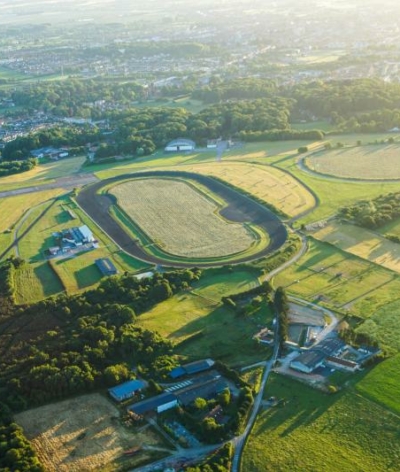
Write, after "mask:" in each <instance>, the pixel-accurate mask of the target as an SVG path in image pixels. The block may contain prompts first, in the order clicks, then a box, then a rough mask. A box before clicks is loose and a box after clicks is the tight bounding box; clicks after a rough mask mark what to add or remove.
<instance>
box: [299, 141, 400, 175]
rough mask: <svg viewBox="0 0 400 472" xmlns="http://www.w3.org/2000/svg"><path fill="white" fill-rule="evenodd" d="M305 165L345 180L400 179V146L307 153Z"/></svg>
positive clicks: (365, 146) (362, 147) (372, 146)
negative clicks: (308, 154)
mask: <svg viewBox="0 0 400 472" xmlns="http://www.w3.org/2000/svg"><path fill="white" fill-rule="evenodd" d="M305 164H306V165H307V167H308V168H309V169H310V170H312V171H314V172H317V173H320V174H325V175H329V176H332V177H340V178H344V179H357V180H393V179H400V147H399V145H396V144H369V145H364V146H354V147H350V148H341V149H335V150H329V151H322V152H318V153H315V154H312V155H310V156H308V157H307V158H306V159H305Z"/></svg>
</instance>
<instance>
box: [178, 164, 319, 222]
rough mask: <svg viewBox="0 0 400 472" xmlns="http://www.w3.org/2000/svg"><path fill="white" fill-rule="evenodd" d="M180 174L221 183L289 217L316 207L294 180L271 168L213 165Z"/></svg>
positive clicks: (187, 167) (202, 166) (192, 167)
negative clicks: (225, 183)
mask: <svg viewBox="0 0 400 472" xmlns="http://www.w3.org/2000/svg"><path fill="white" fill-rule="evenodd" d="M182 169H183V168H182ZM184 170H186V171H191V172H198V173H200V174H205V175H209V176H212V177H218V178H220V179H222V180H225V181H226V182H228V183H230V184H232V185H234V186H235V187H238V188H241V189H243V190H245V191H246V192H248V193H251V194H252V195H254V196H255V197H258V198H259V199H260V200H263V201H265V202H267V203H269V204H271V205H273V206H274V207H275V208H277V209H278V210H280V211H282V212H283V213H285V214H286V215H288V216H290V217H293V216H297V215H300V214H301V213H303V212H305V211H307V210H310V209H311V208H313V207H314V205H315V203H316V202H315V198H314V196H313V195H312V193H311V192H309V191H308V190H307V189H306V188H305V187H304V186H303V185H302V184H301V183H300V182H299V181H298V180H297V179H295V178H293V177H292V176H291V175H290V174H288V173H286V172H283V171H281V170H280V169H276V168H274V167H270V166H265V165H258V164H253V163H248V164H247V163H240V162H220V163H215V162H214V163H209V164H199V165H194V166H185V169H184Z"/></svg>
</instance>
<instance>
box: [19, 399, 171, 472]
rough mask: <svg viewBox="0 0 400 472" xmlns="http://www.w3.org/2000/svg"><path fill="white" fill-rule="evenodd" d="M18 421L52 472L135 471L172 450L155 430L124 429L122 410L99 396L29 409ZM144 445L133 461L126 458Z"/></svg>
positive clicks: (125, 427) (40, 457) (149, 428)
mask: <svg viewBox="0 0 400 472" xmlns="http://www.w3.org/2000/svg"><path fill="white" fill-rule="evenodd" d="M16 421H17V422H18V424H20V425H21V426H22V427H23V428H24V431H25V434H26V436H27V437H28V439H30V440H31V442H32V445H33V447H34V449H35V450H36V451H37V454H38V457H39V459H40V461H41V462H42V463H43V465H44V467H45V469H46V470H47V471H49V472H53V471H54V472H81V471H98V470H103V469H104V468H107V470H109V471H112V470H118V469H120V468H121V467H125V468H134V467H137V466H139V465H141V464H143V463H146V462H148V461H149V460H150V461H151V460H157V459H158V458H160V457H163V456H165V455H167V454H168V452H170V451H171V449H170V448H169V445H168V444H166V443H165V441H164V440H163V439H162V438H160V437H159V436H158V434H157V433H156V432H155V431H154V430H153V429H151V427H147V428H146V427H145V428H142V429H141V430H136V431H134V430H133V429H132V428H128V427H127V426H125V425H124V424H123V423H122V420H121V419H120V413H119V411H118V409H117V408H116V407H115V406H114V405H113V404H112V403H111V402H110V401H109V400H107V399H106V398H104V397H102V396H101V395H99V394H92V395H84V396H80V397H76V398H73V399H71V400H66V401H63V402H60V403H53V404H51V405H47V406H42V407H40V408H35V409H33V410H28V411H25V412H23V413H20V414H18V415H17V416H16ZM142 446H144V447H143V450H142V451H140V452H139V453H138V454H137V455H135V456H133V457H131V458H126V457H125V456H124V455H123V453H124V451H125V450H128V449H131V448H133V447H142Z"/></svg>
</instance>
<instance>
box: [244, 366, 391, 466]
mask: <svg viewBox="0 0 400 472" xmlns="http://www.w3.org/2000/svg"><path fill="white" fill-rule="evenodd" d="M270 396H275V397H276V398H278V399H285V400H286V401H287V403H286V405H285V406H283V407H275V408H267V409H264V410H262V411H261V413H260V414H259V415H258V417H257V421H256V424H255V426H254V428H253V430H252V433H251V435H250V438H249V440H248V442H247V444H246V448H245V450H244V454H243V458H242V470H245V471H252V472H286V471H287V472H293V471H315V472H337V471H343V472H350V471H351V472H365V471H374V472H387V471H393V472H394V471H397V470H399V469H400V441H399V434H400V423H399V420H398V417H396V416H394V415H393V414H392V413H390V412H388V411H387V410H386V409H384V408H382V407H381V406H379V405H377V404H375V403H373V402H371V401H369V400H367V399H365V398H363V397H362V396H360V395H357V394H356V393H355V392H353V391H351V390H346V391H344V392H341V393H338V394H336V395H327V394H323V393H321V392H319V391H317V390H313V389H312V388H310V387H308V386H306V385H303V384H301V383H298V382H296V381H294V380H291V379H287V378H285V377H281V376H277V375H272V376H271V377H270V380H269V381H268V384H267V387H266V390H265V396H264V397H265V398H268V397H270Z"/></svg>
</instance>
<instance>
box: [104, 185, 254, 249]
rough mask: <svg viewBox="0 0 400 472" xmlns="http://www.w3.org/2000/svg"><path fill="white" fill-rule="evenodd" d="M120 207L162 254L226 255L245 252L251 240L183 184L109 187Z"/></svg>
mask: <svg viewBox="0 0 400 472" xmlns="http://www.w3.org/2000/svg"><path fill="white" fill-rule="evenodd" d="M111 193H112V194H113V195H114V196H115V197H116V198H117V199H118V204H119V205H120V207H121V208H122V209H123V210H124V211H125V212H126V213H127V214H128V216H129V217H130V218H131V219H132V220H133V221H134V222H135V224H137V225H138V226H139V227H140V228H141V229H142V230H143V231H144V232H145V233H146V234H147V235H148V236H149V237H150V238H151V240H153V241H154V243H155V244H156V245H157V246H158V247H160V248H161V249H162V250H163V251H165V252H168V253H171V254H174V255H177V256H181V257H189V258H191V257H194V258H212V257H221V256H227V255H230V254H235V253H239V252H243V251H245V250H246V249H249V247H250V246H252V244H253V243H254V241H255V239H254V237H253V235H252V233H251V232H249V230H248V229H246V228H245V227H244V226H243V225H241V224H238V223H229V222H228V221H227V220H224V219H223V218H222V217H219V216H218V215H217V214H216V213H217V205H216V204H215V203H213V202H212V201H210V200H209V199H207V198H206V197H205V196H203V195H201V194H200V193H199V192H198V191H196V190H195V189H193V188H192V187H191V186H189V185H188V184H186V183H183V182H178V181H172V180H165V179H147V180H132V181H129V182H125V183H123V184H120V185H117V186H115V187H113V188H112V190H111Z"/></svg>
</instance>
